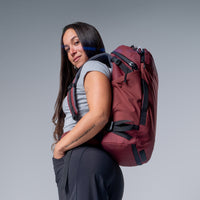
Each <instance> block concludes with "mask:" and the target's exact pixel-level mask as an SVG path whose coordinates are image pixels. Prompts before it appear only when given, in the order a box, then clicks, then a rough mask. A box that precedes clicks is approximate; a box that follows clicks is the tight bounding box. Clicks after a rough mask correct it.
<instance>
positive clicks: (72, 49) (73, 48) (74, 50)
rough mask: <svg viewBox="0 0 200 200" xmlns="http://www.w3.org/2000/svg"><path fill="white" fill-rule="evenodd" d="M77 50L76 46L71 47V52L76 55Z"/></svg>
mask: <svg viewBox="0 0 200 200" xmlns="http://www.w3.org/2000/svg"><path fill="white" fill-rule="evenodd" d="M76 52H77V50H76V47H74V46H71V48H70V54H71V55H74V54H75V53H76Z"/></svg>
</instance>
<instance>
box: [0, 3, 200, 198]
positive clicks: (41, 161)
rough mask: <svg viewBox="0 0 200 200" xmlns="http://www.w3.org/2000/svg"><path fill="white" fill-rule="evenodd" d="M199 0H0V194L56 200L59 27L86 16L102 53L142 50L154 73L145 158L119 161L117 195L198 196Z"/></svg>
mask: <svg viewBox="0 0 200 200" xmlns="http://www.w3.org/2000/svg"><path fill="white" fill-rule="evenodd" d="M199 8H200V3H199V1H197V0H196V1H195V0H190V1H189V0H188V1H185V0H182V1H181V0H168V1H167V0H165V1H162V0H157V1H156V0H153V1H151V0H146V1H145V0H140V1H136V0H127V1H126V0H124V1H121V0H115V1H109V0H101V1H95V0H73V1H70V0H58V1H55V0H40V1H39V0H35V1H27V0H18V1H14V0H5V1H4V0H1V1H0V97H1V98H0V101H1V104H0V123H1V125H0V134H1V138H0V154H1V161H0V199H2V200H36V199H37V200H40V199H41V200H44V199H48V200H56V199H58V196H57V189H56V185H55V182H54V174H53V169H52V163H51V157H52V152H51V150H50V146H51V144H52V142H53V139H52V131H53V125H52V123H51V117H52V114H53V107H54V103H55V99H56V95H57V91H58V80H59V64H60V35H61V32H62V28H63V27H64V26H65V25H66V24H69V23H71V22H74V21H84V22H88V23H91V24H93V25H94V26H96V27H97V29H98V30H99V31H100V33H101V35H102V38H103V39H104V42H105V46H106V50H107V52H110V51H111V50H112V49H113V48H115V47H116V46H117V45H119V44H122V43H123V44H127V45H132V44H135V45H137V46H141V47H146V48H148V49H149V50H150V51H151V52H152V54H153V56H154V58H155V62H156V65H157V69H158V73H159V81H160V82H159V105H158V121H157V122H158V123H157V136H156V144H155V149H154V153H153V156H152V159H151V161H150V162H149V163H148V164H146V165H144V166H141V167H132V168H125V167H123V168H122V170H123V172H124V177H125V192H124V198H123V199H124V200H134V199H137V200H147V199H149V200H161V199H162V200H169V199H170V200H198V199H200V192H199V185H200V183H199V179H200V173H199V169H200V161H199V154H200V148H199V145H200V142H199V140H200V131H199V126H198V125H199V124H200V122H199V119H200V118H199V111H200V109H199V102H200V94H199V85H200V81H199V79H200V78H199V74H200V66H199V46H200V39H199V36H200V26H199V19H200V12H199Z"/></svg>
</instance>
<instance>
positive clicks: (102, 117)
mask: <svg viewBox="0 0 200 200" xmlns="http://www.w3.org/2000/svg"><path fill="white" fill-rule="evenodd" d="M109 117H110V113H104V112H99V113H95V116H94V118H93V119H94V120H95V123H96V124H98V125H99V126H101V127H102V128H103V127H104V126H105V125H106V124H107V123H108V121H109Z"/></svg>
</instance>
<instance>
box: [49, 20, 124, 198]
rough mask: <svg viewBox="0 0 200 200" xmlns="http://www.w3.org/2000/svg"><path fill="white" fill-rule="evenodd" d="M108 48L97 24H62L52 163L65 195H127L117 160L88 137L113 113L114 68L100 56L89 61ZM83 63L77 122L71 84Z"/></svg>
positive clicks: (59, 185) (107, 196)
mask: <svg viewBox="0 0 200 200" xmlns="http://www.w3.org/2000/svg"><path fill="white" fill-rule="evenodd" d="M103 51H104V44H103V41H102V39H101V36H100V35H99V33H98V31H97V30H96V29H95V28H94V27H93V26H91V25H89V24H86V23H82V22H77V23H74V24H70V25H68V26H66V27H65V28H64V29H63V34H62V37H61V70H60V88H59V93H58V97H57V101H56V104H55V113H54V116H53V122H54V123H55V125H56V126H55V131H54V138H55V140H56V144H55V148H54V153H53V164H54V170H55V174H56V182H57V186H58V193H59V199H60V200H65V199H66V200H75V199H76V200H104V199H105V200H107V199H108V200H121V199H122V195H123V175H122V172H121V170H120V168H119V166H118V164H117V163H116V162H115V161H113V159H112V158H111V157H110V156H109V155H108V154H107V153H106V152H105V151H104V150H102V149H101V148H100V147H97V146H96V147H94V146H92V145H89V143H90V142H88V141H91V140H92V139H94V138H96V137H97V135H98V136H99V135H100V136H101V132H100V131H101V130H102V129H103V127H104V126H105V125H106V123H107V122H108V119H109V116H110V107H111V88H110V80H109V79H110V70H109V68H108V66H106V65H105V64H103V63H101V62H99V61H95V60H89V58H91V57H92V56H94V55H96V54H99V53H102V52H103ZM81 67H82V68H81ZM80 68H81V72H80V77H79V79H78V82H77V88H76V95H77V103H78V108H79V114H80V120H78V121H75V120H73V118H72V115H71V113H70V110H69V106H68V102H67V88H68V86H69V85H70V83H71V82H72V80H73V78H74V76H75V74H76V72H77V70H79V69H80ZM60 138H61V139H60Z"/></svg>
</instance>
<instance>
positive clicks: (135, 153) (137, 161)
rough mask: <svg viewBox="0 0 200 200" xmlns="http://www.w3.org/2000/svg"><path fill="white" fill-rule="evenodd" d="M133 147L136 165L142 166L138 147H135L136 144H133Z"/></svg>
mask: <svg viewBox="0 0 200 200" xmlns="http://www.w3.org/2000/svg"><path fill="white" fill-rule="evenodd" d="M131 147H132V151H133V155H134V158H135V162H136V164H137V165H141V164H142V162H141V160H140V157H139V154H138V151H137V148H136V145H135V144H132V145H131Z"/></svg>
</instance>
